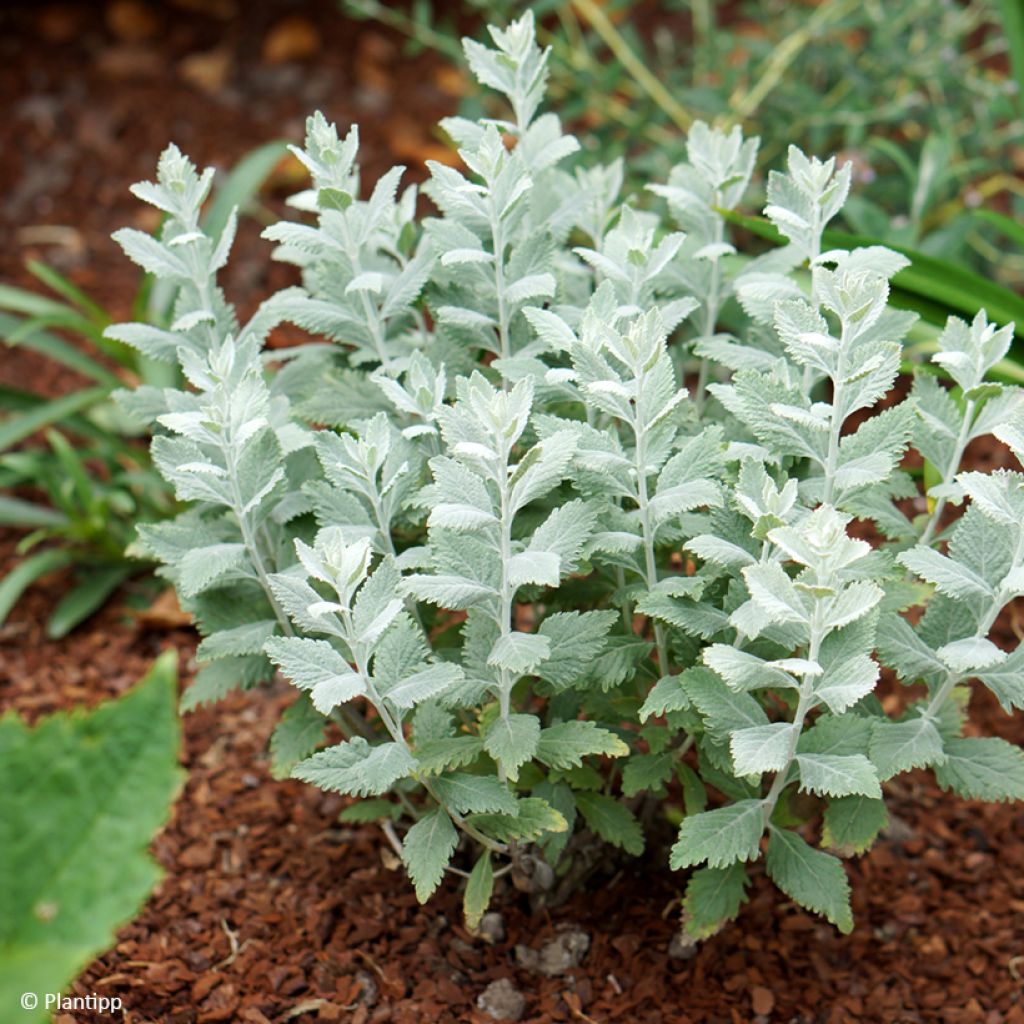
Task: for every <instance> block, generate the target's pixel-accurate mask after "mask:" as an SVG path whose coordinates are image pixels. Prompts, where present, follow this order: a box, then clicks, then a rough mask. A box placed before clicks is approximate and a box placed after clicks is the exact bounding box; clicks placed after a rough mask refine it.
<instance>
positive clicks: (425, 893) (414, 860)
mask: <svg viewBox="0 0 1024 1024" xmlns="http://www.w3.org/2000/svg"><path fill="white" fill-rule="evenodd" d="M458 841H459V834H458V832H456V831H455V826H454V825H453V824H452V822H451V818H449V817H448V813H447V811H445V810H444V808H442V807H438V808H437V809H436V810H433V811H430V812H429V813H428V814H425V815H424V816H423V817H422V818H420V820H419V821H417V822H416V824H415V825H413V826H412V828H410V829H409V831H408V832H406V834H405V839H404V840H403V842H402V862H403V863H404V864H405V867H406V870H407V871H408V872H409V877H410V878H411V879H412V882H413V885H414V886H415V887H416V899H418V900H419V901H420V903H426V902H427V900H428V899H430V897H431V896H432V895H433V894H434V890H435V889H437V887H438V885H440V884H441V879H442V878H443V877H444V869H445V868H446V867H447V866H448V861H449V860H451V856H452V853H453V852H454V851H455V846H456V844H457V843H458Z"/></svg>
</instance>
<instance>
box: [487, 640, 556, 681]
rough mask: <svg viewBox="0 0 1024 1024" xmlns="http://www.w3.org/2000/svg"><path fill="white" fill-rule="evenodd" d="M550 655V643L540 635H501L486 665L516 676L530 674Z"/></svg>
mask: <svg viewBox="0 0 1024 1024" xmlns="http://www.w3.org/2000/svg"><path fill="white" fill-rule="evenodd" d="M550 653H551V641H550V640H548V638H547V637H546V636H543V635H542V634H540V633H519V632H511V633H503V634H502V635H501V636H500V637H498V639H497V640H496V641H495V643H494V647H493V649H492V650H491V653H490V655H489V657H488V658H487V664H488V665H491V666H493V667H495V668H503V669H505V670H506V671H507V672H512V673H514V674H515V675H517V676H520V675H523V674H525V673H527V672H532V671H533V670H534V669H535V668H536V667H537V666H538V665H539V664H540V663H541V662H542V661H543V660H544V659H545V658H546V657H547V656H548V655H549V654H550Z"/></svg>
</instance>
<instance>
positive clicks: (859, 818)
mask: <svg viewBox="0 0 1024 1024" xmlns="http://www.w3.org/2000/svg"><path fill="white" fill-rule="evenodd" d="M888 820H889V813H888V811H886V809H885V801H884V800H880V799H874V798H872V797H868V796H844V797H839V798H838V799H836V800H830V801H829V803H828V807H826V808H825V816H824V822H823V825H822V830H821V841H822V843H823V844H824V845H825V846H831V847H832V848H833V849H834V850H837V851H839V852H841V853H845V852H851V853H863V852H864V851H865V850H867V849H868V848H869V847H870V846H871V845H872V843H874V841H875V839H876V838H877V836H878V833H879V832H881V831H882V829H883V828H885V823H886V822H887V821H888Z"/></svg>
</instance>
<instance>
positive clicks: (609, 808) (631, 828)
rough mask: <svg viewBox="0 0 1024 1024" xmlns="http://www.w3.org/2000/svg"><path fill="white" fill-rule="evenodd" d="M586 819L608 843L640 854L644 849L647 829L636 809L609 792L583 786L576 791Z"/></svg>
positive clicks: (577, 801) (578, 805)
mask: <svg viewBox="0 0 1024 1024" xmlns="http://www.w3.org/2000/svg"><path fill="white" fill-rule="evenodd" d="M576 806H577V807H578V808H579V812H580V814H582V815H583V820H584V821H585V822H586V823H587V825H588V826H589V827H590V828H591V829H593V831H594V832H596V833H597V834H598V835H599V836H600V837H601V838H602V839H603V840H604V841H605V842H606V843H611V844H612V846H618V847H619V848H621V849H623V850H625V851H626V853H631V854H632V855H633V856H634V857H639V856H640V854H641V853H643V852H644V831H643V829H642V828H641V827H640V822H639V821H637V820H636V817H635V816H634V815H633V812H632V811H631V810H630V809H629V808H628V807H626V805H625V804H623V803H621V802H620V801H618V800H616V799H615V797H613V796H608V794H607V793H591V792H590V791H588V790H583V791H581V792H579V793H577V794H576Z"/></svg>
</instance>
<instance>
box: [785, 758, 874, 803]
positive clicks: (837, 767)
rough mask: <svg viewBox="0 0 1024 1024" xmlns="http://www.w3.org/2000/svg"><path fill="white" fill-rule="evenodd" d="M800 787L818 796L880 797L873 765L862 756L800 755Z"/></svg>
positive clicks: (797, 760)
mask: <svg viewBox="0 0 1024 1024" xmlns="http://www.w3.org/2000/svg"><path fill="white" fill-rule="evenodd" d="M796 763H797V767H798V768H799V769H800V788H801V789H802V790H804V791H805V792H809V793H817V794H818V796H835V797H839V796H868V797H881V795H882V788H881V786H880V785H879V782H878V774H877V773H876V772H875V767H874V765H873V764H872V763H871V762H870V761H869V760H868V759H867V758H866V757H865V756H864V755H863V754H846V755H843V754H797V757H796Z"/></svg>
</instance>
